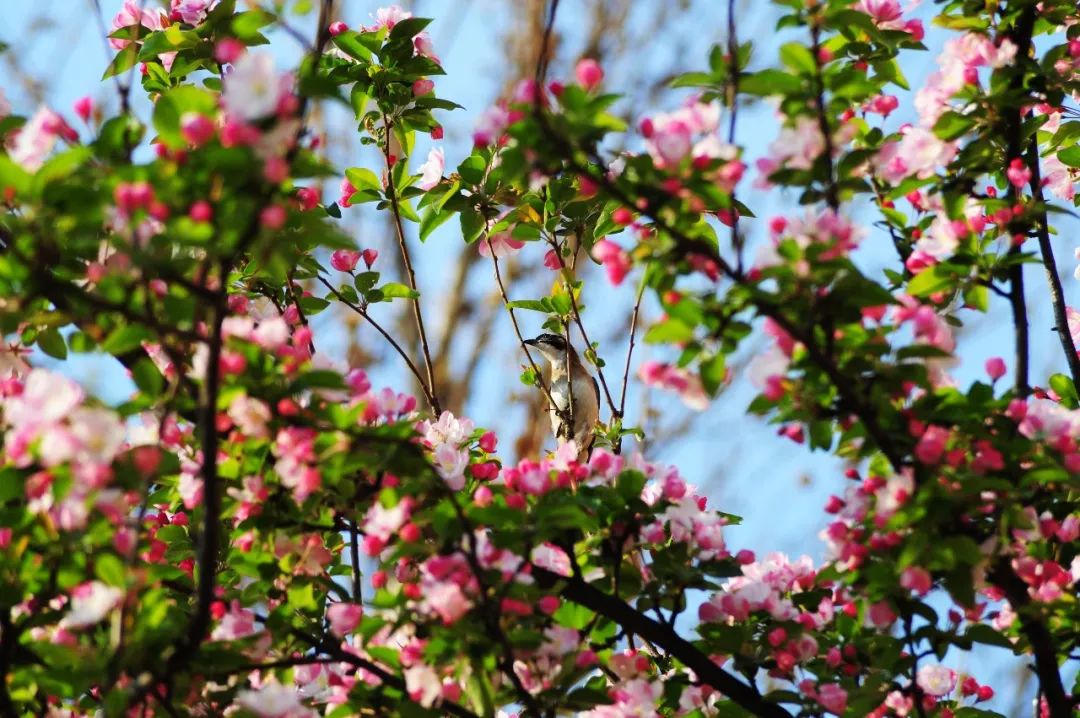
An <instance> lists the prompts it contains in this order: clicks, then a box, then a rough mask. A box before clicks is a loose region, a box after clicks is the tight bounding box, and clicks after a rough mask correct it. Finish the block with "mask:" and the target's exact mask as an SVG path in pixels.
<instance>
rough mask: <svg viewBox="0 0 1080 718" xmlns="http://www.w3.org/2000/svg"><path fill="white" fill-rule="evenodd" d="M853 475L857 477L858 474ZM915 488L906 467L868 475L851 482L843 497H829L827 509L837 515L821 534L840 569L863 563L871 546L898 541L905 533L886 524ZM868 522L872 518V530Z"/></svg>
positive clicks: (829, 557)
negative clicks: (891, 472)
mask: <svg viewBox="0 0 1080 718" xmlns="http://www.w3.org/2000/svg"><path fill="white" fill-rule="evenodd" d="M851 475H852V476H853V477H855V478H857V475H856V474H851ZM914 490H915V481H914V479H913V477H912V474H911V472H910V471H905V472H902V473H900V474H894V475H892V476H890V477H889V478H888V479H885V478H882V477H880V476H869V477H867V478H866V479H864V480H863V481H861V482H860V483H858V484H854V485H850V486H848V488H847V490H846V492H845V493H844V498H842V499H841V498H839V497H837V496H833V497H832V498H830V499H829V502H828V503H827V504H826V507H825V510H826V511H827V512H828V513H832V514H836V515H837V518H836V520H835V521H833V522H832V523H831V524H829V526H828V527H826V528H825V530H824V531H822V532H821V534H820V536H821V538H822V539H823V540H824V541H825V546H826V557H827V558H828V559H829V560H830V561H832V562H833V565H835V566H836V568H837V569H838V570H840V571H848V570H851V569H852V568H855V567H858V566H860V565H861V564H862V563H863V562H864V561H865V560H866V559H867V557H869V555H870V552H871V550H884V549H887V548H891V547H894V546H897V545H899V543H900V541H901V539H902V537H901V536H900V535H899V534H897V533H896V532H894V531H886V530H884V528H883V527H884V526H885V524H886V522H887V521H888V520H889V518H890V517H891V516H892V515H893V514H894V513H896V511H897V510H898V509H899V508H900V507H901V506H903V505H904V504H906V503H907V501H908V499H910V498H911V496H912V494H913V492H914ZM867 522H871V527H870V530H869V531H868V528H867V526H866V524H867Z"/></svg>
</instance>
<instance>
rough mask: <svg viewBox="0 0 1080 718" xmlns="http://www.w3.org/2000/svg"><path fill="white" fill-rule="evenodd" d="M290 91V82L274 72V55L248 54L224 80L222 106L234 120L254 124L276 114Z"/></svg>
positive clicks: (240, 59)
mask: <svg viewBox="0 0 1080 718" xmlns="http://www.w3.org/2000/svg"><path fill="white" fill-rule="evenodd" d="M289 89H290V81H289V79H288V78H287V77H285V76H282V75H279V74H278V73H277V71H276V70H275V69H274V58H273V56H272V55H270V54H269V53H267V52H249V53H247V54H245V55H243V56H241V57H240V58H239V59H238V60H237V61H236V62H235V63H234V64H233V68H232V71H231V72H229V74H227V75H225V78H224V79H223V80H222V89H221V104H222V107H223V108H224V109H225V112H226V113H227V114H228V115H229V116H230V117H231V118H233V119H235V120H239V121H243V122H251V121H253V120H259V119H262V118H264V117H268V116H270V115H273V114H275V113H276V112H277V110H278V105H279V103H280V102H281V100H282V97H283V96H284V95H285V93H287V92H288V91H289Z"/></svg>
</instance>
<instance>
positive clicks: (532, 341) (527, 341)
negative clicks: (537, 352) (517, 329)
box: [522, 339, 539, 347]
mask: <svg viewBox="0 0 1080 718" xmlns="http://www.w3.org/2000/svg"><path fill="white" fill-rule="evenodd" d="M522 343H523V344H528V345H529V346H531V347H535V346H539V342H538V341H536V340H535V339H526V340H525V341H524V342H522Z"/></svg>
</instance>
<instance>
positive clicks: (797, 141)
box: [769, 117, 825, 170]
mask: <svg viewBox="0 0 1080 718" xmlns="http://www.w3.org/2000/svg"><path fill="white" fill-rule="evenodd" d="M824 151H825V138H824V137H822V136H821V128H820V127H819V125H818V122H817V120H816V119H814V118H812V117H799V118H797V119H796V120H795V126H794V127H789V126H785V127H784V128H783V129H781V130H780V134H779V135H778V136H777V138H776V140H775V141H774V142H773V143H772V144H771V145H769V160H770V162H771V163H773V165H774V166H775V167H777V168H778V169H779V168H780V167H782V166H786V167H789V168H791V169H797V170H808V169H810V168H811V167H813V165H814V160H816V159H817V158H818V157H820V156H821V153H822V152H824Z"/></svg>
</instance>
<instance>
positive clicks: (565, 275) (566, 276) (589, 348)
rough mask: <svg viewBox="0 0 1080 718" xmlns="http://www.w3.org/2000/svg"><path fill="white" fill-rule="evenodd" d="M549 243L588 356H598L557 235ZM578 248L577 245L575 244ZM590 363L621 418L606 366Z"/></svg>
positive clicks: (614, 410) (612, 409)
mask: <svg viewBox="0 0 1080 718" xmlns="http://www.w3.org/2000/svg"><path fill="white" fill-rule="evenodd" d="M548 243H549V244H550V245H551V247H552V249H553V250H554V252H555V257H556V259H558V260H559V267H560V271H559V275H560V276H561V277H562V280H563V286H564V287H565V288H566V293H567V294H568V295H569V296H570V311H571V313H572V314H573V316H574V324H575V325H577V328H578V332H580V333H581V339H582V341H584V342H585V351H586V358H588V356H589V353H590V352H591V353H592V355H593V357H594V358H595V357H598V356H599V354H598V353H597V352H596V350H594V349H593V345H592V342H591V341H589V333H588V332H587V331H586V330H585V322H583V321H582V319H581V310H580V309H579V308H578V302H577V297H576V296H575V295H574V287H573V286H572V285H571V284H570V271H571V270H570V269H568V268H567V266H566V261H565V260H563V257H562V252H560V251H559V243H558V240H557V239H556V238H555V237H551V238H549V239H548ZM575 250H576V246H575ZM566 341H567V343H569V341H570V335H569V333H568V334H567V336H566ZM590 363H592V364H593V366H595V367H596V375H597V377H598V378H599V379H600V386H602V387H603V388H604V399H606V400H607V404H608V408H609V409H611V414H612V418H616V417H618V418H621V417H622V412H621V411H620V409H619V408H618V407H616V406H615V401H614V400H613V399H612V398H611V390H610V389H608V383H607V379H605V378H604V368H603V367H602V366H600V362H598V361H593V360H590Z"/></svg>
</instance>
